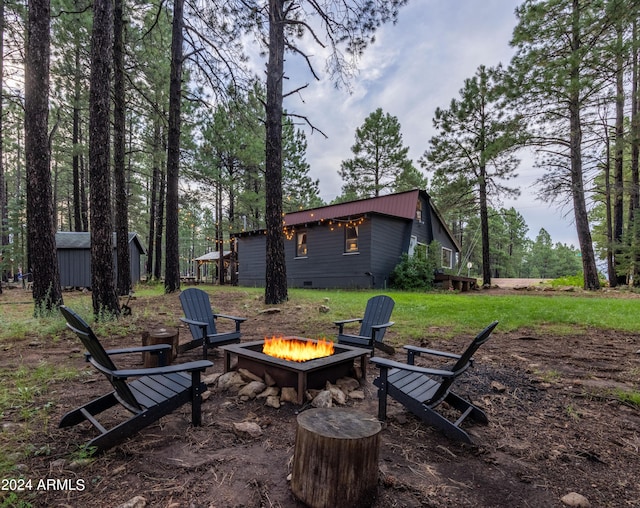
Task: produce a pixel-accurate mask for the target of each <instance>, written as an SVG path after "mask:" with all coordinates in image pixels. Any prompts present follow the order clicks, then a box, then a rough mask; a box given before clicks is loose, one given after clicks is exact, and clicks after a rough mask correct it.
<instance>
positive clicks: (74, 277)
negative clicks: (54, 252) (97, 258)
mask: <svg viewBox="0 0 640 508" xmlns="http://www.w3.org/2000/svg"><path fill="white" fill-rule="evenodd" d="M58 269H59V272H60V285H61V286H62V287H80V288H89V287H91V254H90V252H89V250H87V249H59V250H58Z"/></svg>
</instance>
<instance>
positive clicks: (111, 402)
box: [58, 392, 118, 428]
mask: <svg viewBox="0 0 640 508" xmlns="http://www.w3.org/2000/svg"><path fill="white" fill-rule="evenodd" d="M117 404H118V400H117V399H116V398H115V396H114V393H113V392H111V393H108V394H106V395H103V396H102V397H99V398H97V399H94V400H92V401H91V402H89V403H88V404H85V405H84V406H82V407H79V408H78V409H74V410H73V411H69V412H68V413H67V414H65V415H64V416H63V417H62V419H61V420H60V424H59V425H58V427H59V428H63V427H71V426H73V425H77V424H78V423H81V422H84V421H87V420H88V421H91V420H90V419H89V418H88V417H87V414H89V415H97V414H100V413H102V412H103V411H105V410H106V409H109V408H110V407H113V406H115V405H117Z"/></svg>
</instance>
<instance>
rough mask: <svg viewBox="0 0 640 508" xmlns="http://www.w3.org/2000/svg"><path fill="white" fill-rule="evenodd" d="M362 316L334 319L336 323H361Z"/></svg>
mask: <svg viewBox="0 0 640 508" xmlns="http://www.w3.org/2000/svg"><path fill="white" fill-rule="evenodd" d="M361 321H362V318H353V319H343V320H342V321H334V322H333V324H334V325H344V324H346V323H360V322H361Z"/></svg>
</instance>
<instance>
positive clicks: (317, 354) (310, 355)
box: [262, 337, 333, 362]
mask: <svg viewBox="0 0 640 508" xmlns="http://www.w3.org/2000/svg"><path fill="white" fill-rule="evenodd" d="M262 352H263V353H264V354H266V355H269V356H274V357H275V358H282V359H284V360H291V361H294V362H305V361H307V360H313V359H314V358H322V357H324V356H330V355H332V354H333V342H331V341H330V340H327V339H320V340H318V341H306V340H297V339H291V338H284V337H271V338H268V337H265V339H264V346H263V347H262Z"/></svg>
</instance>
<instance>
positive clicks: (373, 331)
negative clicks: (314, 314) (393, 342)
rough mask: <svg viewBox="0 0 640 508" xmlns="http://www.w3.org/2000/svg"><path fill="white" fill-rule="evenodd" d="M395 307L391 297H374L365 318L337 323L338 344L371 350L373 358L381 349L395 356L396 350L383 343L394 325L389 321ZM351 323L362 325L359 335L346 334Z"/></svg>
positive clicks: (370, 300) (369, 302)
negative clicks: (385, 334)
mask: <svg viewBox="0 0 640 508" xmlns="http://www.w3.org/2000/svg"><path fill="white" fill-rule="evenodd" d="M394 305H395V302H394V301H393V298H391V297H389V296H386V295H378V296H374V297H372V298H369V301H367V306H366V308H365V310H364V316H363V317H361V318H354V319H345V320H342V321H335V322H334V324H336V325H337V326H338V343H339V344H346V345H347V346H355V347H361V348H365V349H370V350H371V356H373V355H374V350H375V349H380V350H382V351H384V352H385V353H388V354H390V355H392V354H394V353H395V349H394V348H393V347H391V346H389V345H388V344H385V343H384V342H382V339H383V338H384V333H385V332H386V330H387V328H389V327H390V326H392V325H393V321H389V319H390V318H391V312H393V307H394ZM349 323H361V325H360V331H359V332H358V334H357V335H356V334H353V335H352V334H348V333H345V331H344V328H345V325H347V324H349Z"/></svg>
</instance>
